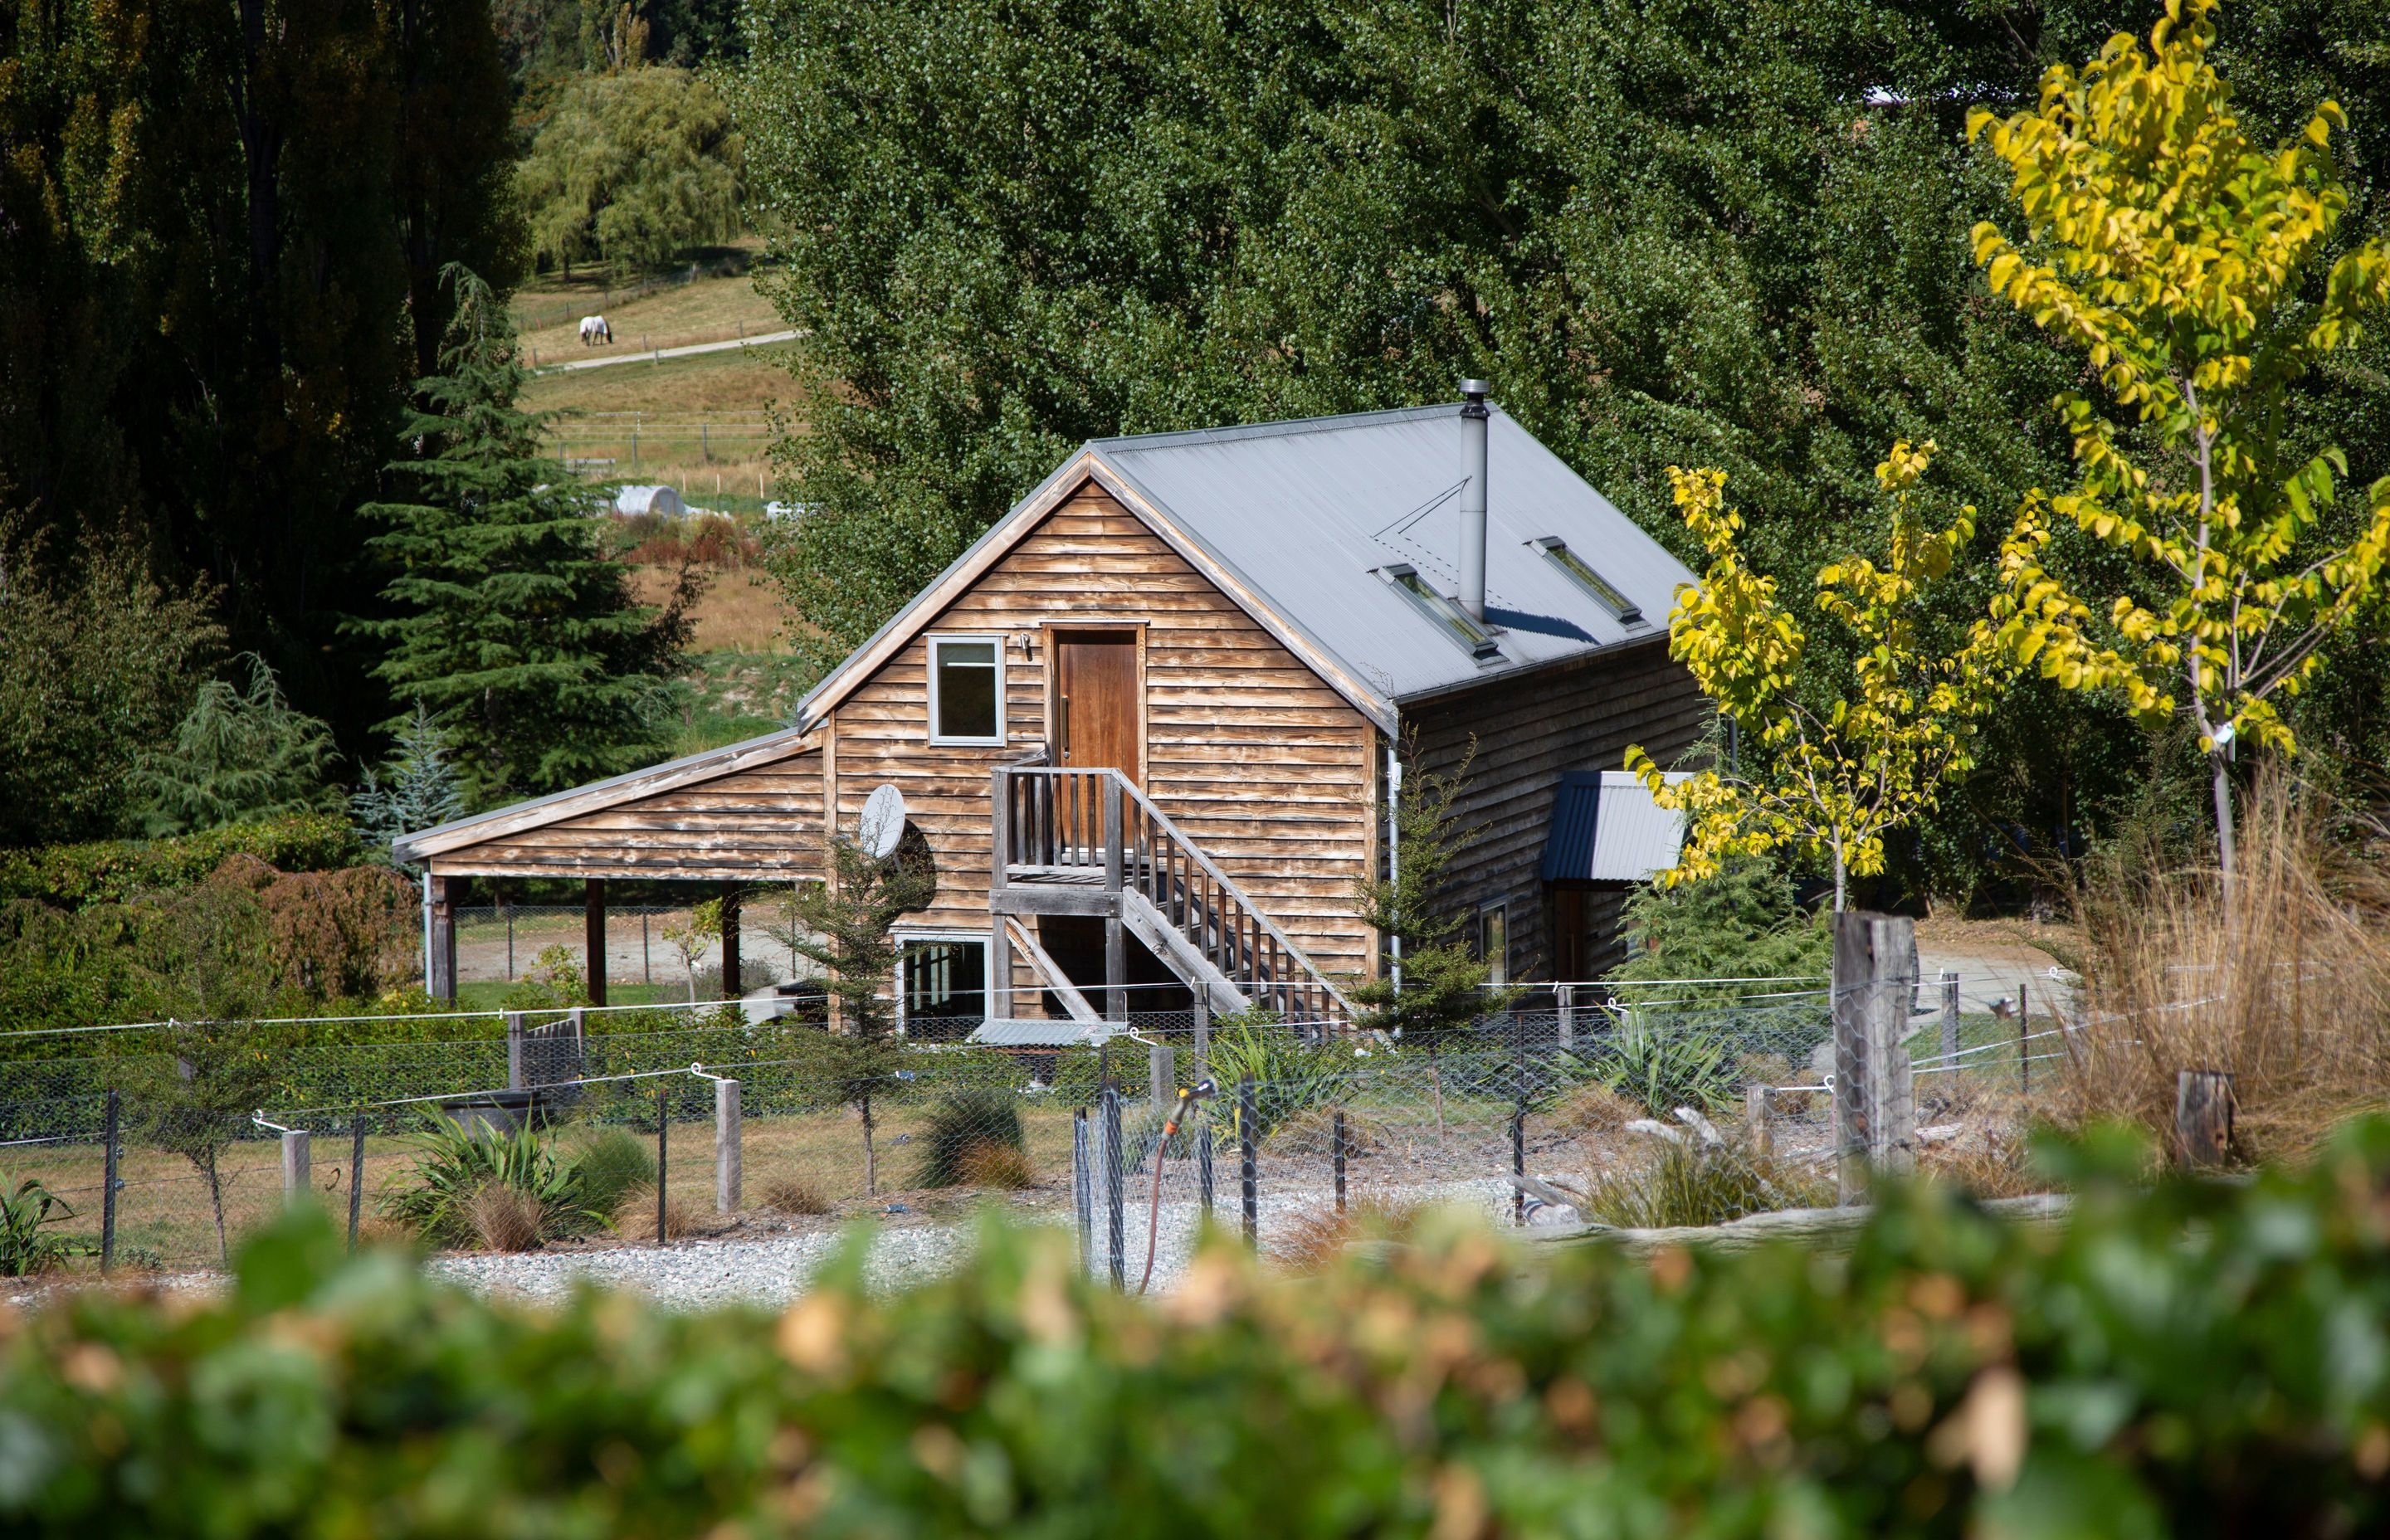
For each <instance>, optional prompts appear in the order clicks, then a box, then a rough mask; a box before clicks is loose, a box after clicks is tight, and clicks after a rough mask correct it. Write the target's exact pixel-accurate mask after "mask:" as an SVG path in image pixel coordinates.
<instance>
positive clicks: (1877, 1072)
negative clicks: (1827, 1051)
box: [1833, 911, 1916, 1203]
mask: <svg viewBox="0 0 2390 1540" xmlns="http://www.w3.org/2000/svg"><path fill="white" fill-rule="evenodd" d="M1915 935H1916V925H1915V922H1914V921H1912V920H1909V919H1908V918H1903V917H1901V916H1898V915H1873V914H1866V913H1862V912H1858V911H1851V912H1847V913H1844V914H1840V915H1837V916H1835V917H1834V971H1833V1007H1834V1148H1835V1151H1836V1155H1837V1157H1838V1166H1839V1171H1838V1180H1837V1183H1836V1186H1837V1189H1838V1195H1839V1198H1840V1200H1841V1201H1842V1202H1844V1203H1854V1202H1857V1200H1858V1199H1859V1197H1860V1195H1861V1194H1862V1193H1863V1192H1864V1190H1865V1187H1866V1171H1867V1167H1868V1166H1869V1165H1870V1163H1874V1164H1879V1165H1897V1164H1903V1163H1906V1161H1908V1158H1909V1155H1910V1153H1911V1149H1912V1146H1913V1145H1914V1142H1915V1139H1914V1129H1913V1127H1912V1124H1913V1123H1914V1122H1915V1115H1916V1107H1915V1099H1914V1096H1913V1093H1912V1091H1911V1089H1910V1075H1909V1066H1908V1048H1907V1046H1906V1045H1905V1044H1904V1042H1903V1038H1904V1036H1905V1035H1906V1032H1907V1028H1908V1002H1909V1000H1910V998H1911V994H1912V991H1913V990H1914V988H1915V986H1916V979H1915V977H1914V975H1912V974H1911V973H1910V972H1909V963H1908V957H1909V949H1910V947H1911V945H1912V944H1913V943H1914V937H1915Z"/></svg>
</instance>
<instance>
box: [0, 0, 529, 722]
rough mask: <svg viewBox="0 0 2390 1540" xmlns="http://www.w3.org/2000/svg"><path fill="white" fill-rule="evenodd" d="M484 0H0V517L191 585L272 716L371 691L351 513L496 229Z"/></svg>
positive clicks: (502, 243)
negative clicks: (283, 696)
mask: <svg viewBox="0 0 2390 1540" xmlns="http://www.w3.org/2000/svg"><path fill="white" fill-rule="evenodd" d="M495 48H496V41H495V32H493V31H492V29H491V27H490V22H489V14H488V9H487V6H486V3H485V0H437V3H435V0H389V3H387V4H379V5H372V6H364V5H353V4H345V3H342V0H233V3H231V4H218V3H204V4H203V3H201V0H154V3H150V4H143V5H137V6H120V5H112V4H105V3H102V0H57V3H55V4H42V5H10V6H5V7H0V210H5V211H6V214H5V216H0V339H5V351H6V356H7V366H6V368H5V369H0V509H13V510H15V512H16V513H17V514H18V515H19V516H20V517H21V518H23V519H24V520H27V521H28V523H29V525H30V526H32V527H38V528H42V529H45V530H48V531H50V532H52V533H54V534H55V535H57V536H58V540H57V541H56V542H54V544H53V545H52V546H51V552H52V558H53V559H56V560H59V561H64V560H65V559H66V557H67V555H68V553H69V551H70V550H71V545H72V543H73V542H75V541H78V540H80V539H82V538H84V536H85V535H86V534H89V533H99V532H109V531H118V530H122V531H125V532H127V533H131V534H133V535H134V536H135V538H136V540H137V541H138V543H139V545H141V546H142V547H143V549H144V552H145V554H146V555H148V557H149V558H150V559H151V561H152V562H153V565H154V566H155V568H156V571H157V572H158V576H159V578H160V580H161V582H163V583H165V584H167V585H168V586H169V587H173V588H176V589H180V588H183V587H186V586H188V585H189V583H190V580H191V579H192V578H193V577H195V576H204V577H205V578H206V579H208V580H209V583H210V586H211V589H212V593H213V594H214V595H215V597H217V599H218V602H219V603H220V605H221V611H220V619H221V620H222V621H223V622H225V624H226V625H227V626H228V627H229V629H230V633H231V636H230V640H231V643H232V645H233V646H234V647H236V648H239V649H241V650H244V651H253V652H256V653H258V654H260V655H261V656H263V657H264V658H265V659H266V660H267V661H268V662H269V663H270V664H271V665H272V666H273V667H274V669H275V671H276V674H278V675H279V676H280V677H281V678H282V679H283V681H284V683H285V685H286V687H288V688H289V691H290V693H291V696H292V699H294V701H296V702H297V703H298V705H299V706H300V708H301V709H302V710H304V711H308V712H312V713H314V714H317V715H323V716H327V717H328V718H330V719H332V720H334V722H335V723H336V725H339V726H340V727H341V729H342V730H343V731H344V732H348V733H352V734H356V733H361V732H362V731H363V729H364V728H365V726H366V724H367V723H369V722H370V721H372V720H373V719H374V718H375V717H376V716H378V715H379V714H381V713H380V708H379V702H378V701H377V699H376V695H375V692H374V691H373V690H372V689H371V688H370V687H369V685H367V683H366V665H367V663H368V662H369V661H370V660H369V657H368V656H367V655H366V653H365V651H364V650H363V649H361V648H356V647H353V646H350V645H347V643H346V641H345V640H344V638H343V636H342V635H341V631H340V628H339V622H340V621H341V617H342V616H344V615H346V614H350V613H353V612H355V611H356V610H359V609H362V608H365V607H366V606H368V605H369V604H370V603H371V599H372V593H373V584H372V574H371V573H370V571H368V570H367V569H366V567H365V565H364V564H363V563H361V562H360V560H359V559H358V556H359V546H360V543H361V533H362V532H361V531H360V528H359V525H358V523H357V519H356V510H357V507H358V505H359V504H360V503H361V502H363V501H364V500H365V499H366V497H368V496H370V495H372V494H373V493H374V489H375V483H376V481H377V479H378V478H379V474H380V469H381V465H382V462H383V461H384V460H385V459H386V458H387V457H388V446H389V443H390V439H391V435H392V434H393V433H394V432H396V431H397V430H398V428H399V426H400V423H401V421H402V417H403V414H404V411H405V406H406V398H407V391H408V388H409V385H410V383H411V382H412V381H413V380H414V379H415V378H416V377H418V375H420V374H422V373H424V372H426V369H427V367H428V360H429V358H430V351H431V349H432V348H433V347H434V346H436V343H437V340H438V339H439V337H440V335H441V333H442V331H443V328H444V326H445V323H446V318H447V317H446V312H445V309H444V297H443V295H442V293H441V292H440V291H439V289H438V288H437V285H436V277H437V274H438V272H439V269H440V268H441V266H442V265H443V264H444V263H448V262H451V261H457V260H463V261H468V262H470V263H474V264H475V265H476V266H477V267H478V268H479V269H480V270H481V271H482V272H484V273H487V274H489V275H491V276H493V277H494V278H495V279H497V280H499V281H500V282H502V283H503V282H505V281H508V278H509V276H510V275H511V273H512V271H513V268H514V266H515V264H516V261H517V259H516V256H515V254H514V253H515V250H516V249H517V246H518V245H519V241H518V239H517V237H515V235H514V233H513V232H514V230H515V228H516V226H515V222H514V220H513V218H512V211H511V205H510V203H509V202H508V196H509V193H510V188H509V186H508V180H507V176H506V172H507V170H508V167H509V165H510V163H511V160H512V155H513V147H512V146H511V145H510V143H509V142H508V135H507V104H506V100H505V82H504V76H503V73H502V72H500V71H496V70H495V59H496V53H495Z"/></svg>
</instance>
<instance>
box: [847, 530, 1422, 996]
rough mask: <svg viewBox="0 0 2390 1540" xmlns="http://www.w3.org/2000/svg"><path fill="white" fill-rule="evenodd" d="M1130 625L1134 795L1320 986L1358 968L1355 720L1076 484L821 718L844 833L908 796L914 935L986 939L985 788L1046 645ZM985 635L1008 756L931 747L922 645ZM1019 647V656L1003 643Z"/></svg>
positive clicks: (1021, 721) (1312, 678) (1365, 836)
mask: <svg viewBox="0 0 2390 1540" xmlns="http://www.w3.org/2000/svg"><path fill="white" fill-rule="evenodd" d="M1074 621H1075V622H1082V623H1104V622H1141V623H1142V625H1143V627H1144V631H1145V640H1144V648H1143V651H1144V669H1145V677H1144V702H1145V713H1146V725H1145V735H1146V743H1145V764H1146V773H1145V790H1146V794H1147V795H1148V796H1149V797H1150V798H1151V799H1152V801H1153V802H1154V803H1155V805H1156V806H1158V807H1160V808H1161V809H1162V811H1163V813H1164V814H1166V815H1168V816H1169V817H1170V818H1171V819H1172V821H1173V822H1175V823H1176V824H1177V825H1178V827H1179V828H1182V829H1183V830H1185V831H1186V833H1187V835H1188V836H1189V838H1190V839H1192V840H1194V841H1196V842H1197V843H1198V844H1200V845H1201V847H1202V848H1203V850H1204V851H1205V853H1208V854H1209V855H1210V856H1211V857H1212V859H1213V860H1214V861H1215V862H1217V863H1218V864H1219V866H1220V867H1221V869H1222V870H1223V871H1225V872H1227V874H1228V876H1229V877H1230V878H1232V879H1235V881H1236V882H1237V883H1238V884H1239V885H1240V886H1241V887H1242V888H1243V889H1244V890H1245V891H1246V892H1247V893H1248V894H1249V895H1250V896H1251V897H1252V898H1253V901H1254V902H1255V903H1256V904H1257V905H1260V907H1261V908H1262V909H1263V911H1264V912H1266V914H1268V915H1269V917H1270V918H1272V919H1274V920H1275V921H1277V922H1278V924H1279V926H1280V927H1281V928H1282V929H1284V930H1285V931H1286V932H1287V934H1288V935H1289V936H1290V937H1291V938H1292V939H1293V941H1294V943H1295V944H1297V945H1298V946H1301V947H1302V948H1303V949H1304V951H1305V952H1307V953H1309V954H1310V956H1311V958H1312V960H1313V962H1314V963H1316V964H1317V965H1318V967H1319V968H1320V969H1322V970H1323V971H1325V972H1328V973H1330V974H1331V975H1333V974H1340V973H1350V972H1356V971H1361V970H1365V969H1368V967H1369V966H1370V961H1371V955H1372V951H1373V946H1372V938H1371V936H1370V934H1369V932H1368V930H1367V929H1366V928H1365V927H1363V926H1362V925H1361V924H1360V922H1359V921H1358V920H1356V918H1354V917H1353V913H1352V909H1353V896H1352V895H1353V883H1354V880H1355V879H1356V878H1357V877H1359V876H1360V875H1361V874H1362V872H1363V871H1364V870H1365V869H1366V868H1367V866H1368V862H1369V860H1370V859H1371V853H1372V848H1373V847H1372V845H1371V840H1370V832H1371V822H1372V818H1371V813H1370V805H1369V796H1370V787H1371V777H1370V767H1371V753H1372V744H1373V742H1374V741H1375V732H1374V729H1373V728H1372V727H1371V726H1370V725H1369V723H1368V719H1366V718H1365V717H1363V716H1362V715H1361V713H1360V712H1357V711H1356V710H1355V709H1354V708H1353V707H1352V706H1351V705H1350V704H1348V703H1347V702H1346V701H1345V700H1344V699H1343V697H1342V696H1340V695H1338V694H1337V693H1336V692H1335V691H1333V690H1331V689H1330V688H1329V687H1327V686H1326V685H1325V684H1323V683H1322V682H1321V681H1320V679H1319V677H1318V675H1317V674H1315V673H1313V672H1312V670H1311V669H1310V668H1309V667H1307V666H1306V665H1305V664H1304V662H1303V661H1301V660H1299V659H1297V658H1296V657H1295V656H1294V654H1292V653H1291V652H1290V651H1288V650H1287V649H1286V648H1284V647H1282V646H1280V645H1279V642H1278V641H1277V640H1276V639H1274V638H1273V637H1272V636H1270V635H1269V634H1268V633H1267V632H1266V631H1264V630H1263V629H1262V627H1261V626H1260V625H1259V624H1257V623H1256V622H1254V621H1253V619H1252V618H1251V617H1250V616H1248V615H1247V614H1246V613H1245V612H1244V611H1243V610H1240V609H1239V608H1238V606H1237V605H1236V604H1235V602H1234V601H1232V600H1231V599H1229V598H1228V597H1227V596H1226V595H1224V594H1222V593H1221V592H1220V591H1219V590H1218V589H1217V588H1216V587H1214V585H1213V584H1211V583H1210V582H1209V581H1208V580H1207V579H1205V578H1204V577H1203V576H1202V575H1201V573H1199V572H1197V571H1195V570H1194V569H1193V568H1191V567H1189V565H1188V564H1187V562H1186V561H1185V560H1184V559H1183V558H1180V557H1179V556H1178V554H1177V553H1176V552H1175V551H1173V550H1172V549H1171V548H1170V547H1169V546H1168V545H1165V544H1164V543H1163V541H1162V540H1161V539H1160V538H1158V537H1157V536H1156V535H1154V534H1153V533H1152V532H1151V531H1150V530H1149V529H1147V528H1146V526H1145V525H1144V524H1143V523H1142V522H1141V521H1140V520H1137V517H1136V516H1135V515H1133V514H1131V513H1129V512H1128V511H1127V510H1126V509H1124V508H1123V507H1121V506H1120V505H1119V504H1118V503H1116V502H1114V501H1113V500H1112V498H1111V495H1110V494H1107V493H1106V492H1104V491H1103V490H1102V489H1101V488H1099V487H1098V486H1096V485H1094V484H1093V483H1088V484H1086V485H1085V486H1083V487H1081V488H1080V490H1079V491H1078V492H1077V493H1075V494H1073V495H1072V496H1070V497H1069V498H1067V499H1065V500H1064V501H1063V502H1061V503H1060V505H1059V506H1057V507H1055V509H1054V511H1053V512H1051V513H1049V514H1048V515H1047V517H1046V518H1045V519H1044V520H1041V521H1040V522H1039V523H1038V524H1037V526H1036V527H1035V528H1034V530H1032V531H1031V532H1030V533H1028V534H1027V535H1025V536H1024V537H1023V538H1022V540H1021V541H1020V543H1019V544H1018V545H1015V546H1014V548H1013V549H1012V550H1011V551H1009V552H1008V553H1007V554H1006V555H1005V556H1003V557H1002V558H999V559H998V560H997V561H996V563H995V565H994V566H992V567H991V568H990V569H989V570H988V571H986V572H985V573H983V575H982V576H981V577H980V579H979V580H978V581H977V582H976V583H974V584H972V585H971V587H970V590H969V591H968V592H966V593H965V594H964V595H962V596H961V597H959V598H957V599H956V600H955V602H954V603H952V604H951V605H949V606H947V607H946V609H945V610H943V611H941V612H940V613H939V614H938V615H937V616H936V617H935V618H934V619H932V621H930V622H928V623H927V624H925V625H924V626H922V627H921V629H920V631H919V634H918V635H915V636H914V637H913V638H912V639H911V640H909V641H908V642H907V643H906V645H905V647H904V648H903V649H902V650H900V651H899V652H897V653H896V654H895V655H894V656H893V657H892V658H891V659H890V660H889V661H887V662H886V663H885V664H883V665H882V666H881V667H880V669H879V670H878V671H877V672H875V673H874V674H872V675H871V676H870V677H869V678H868V679H867V680H865V681H864V682H863V683H861V684H860V685H858V686H857V687H855V689H854V692H853V693H852V694H850V695H848V696H847V697H846V698H845V699H843V700H842V701H841V702H840V703H839V704H838V706H837V707H836V708H835V709H834V710H833V711H832V712H831V718H830V723H829V731H830V734H831V736H832V738H833V741H834V743H835V751H834V752H835V771H834V775H835V778H836V786H837V797H838V816H839V822H840V825H841V827H842V828H853V827H854V821H855V819H856V818H857V817H858V816H859V815H861V813H862V811H863V803H864V800H865V799H866V798H867V797H868V796H869V795H870V793H871V789H872V788H874V787H876V786H879V785H880V784H881V783H882V782H885V783H887V784H889V785H893V786H894V787H896V788H897V789H899V790H901V791H902V792H903V793H904V795H905V803H906V808H907V810H908V811H909V812H910V814H911V820H912V822H913V824H914V825H915V826H916V827H917V828H919V829H920V831H921V833H922V834H923V836H924V837H925V838H926V839H927V840H928V841H929V845H930V849H931V851H932V854H933V855H934V856H935V859H936V864H937V874H938V892H937V898H936V901H935V903H934V904H933V905H932V907H931V908H930V909H929V910H928V911H927V912H925V913H921V914H917V915H911V916H907V917H906V921H905V923H906V927H907V928H908V929H918V930H937V929H951V930H968V931H984V930H987V928H988V923H989V922H988V879H989V860H990V841H989V834H990V827H989V819H990V811H989V805H988V789H989V780H988V777H989V772H990V771H992V770H993V769H995V767H996V766H997V765H999V764H1006V763H1009V762H1013V761H1018V760H1019V759H1021V758H1022V755H1023V754H1025V753H1027V752H1028V751H1032V750H1034V749H1036V748H1038V747H1039V746H1041V745H1042V744H1043V743H1044V742H1045V741H1046V720H1047V653H1048V645H1047V635H1046V630H1047V628H1048V627H1053V626H1058V625H1060V626H1068V625H1070V624H1071V623H1073V622H1074ZM946 633H977V634H995V635H1001V636H1004V637H1005V638H1006V642H1005V645H1004V647H1003V649H1002V651H1003V657H1004V688H1005V728H1006V737H1007V738H1008V740H1009V741H1008V742H1007V744H1006V745H1005V746H1004V747H1002V748H996V747H993V746H987V747H963V746H954V745H943V744H932V742H931V741H930V718H929V695H928V688H929V683H928V682H929V673H928V671H929V640H928V639H929V638H930V637H931V636H932V635H940V634H946ZM1023 634H1025V635H1027V636H1028V638H1029V650H1028V651H1027V652H1026V653H1024V652H1023V650H1022V648H1021V647H1020V646H1019V645H1018V644H1017V642H1016V640H1015V638H1017V637H1019V636H1021V635H1023Z"/></svg>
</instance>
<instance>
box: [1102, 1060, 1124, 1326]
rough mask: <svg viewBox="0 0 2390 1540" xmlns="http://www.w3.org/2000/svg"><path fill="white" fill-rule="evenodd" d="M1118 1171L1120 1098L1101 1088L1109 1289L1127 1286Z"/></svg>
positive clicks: (1115, 1091)
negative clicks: (1109, 1265)
mask: <svg viewBox="0 0 2390 1540" xmlns="http://www.w3.org/2000/svg"><path fill="white" fill-rule="evenodd" d="M1122 1177H1123V1173H1122V1171H1121V1095H1120V1087H1119V1086H1117V1085H1107V1086H1105V1087H1104V1239H1105V1241H1106V1242H1107V1243H1108V1244H1109V1246H1110V1248H1111V1251H1110V1256H1111V1275H1112V1287H1113V1288H1114V1289H1124V1288H1126V1287H1127V1285H1128V1235H1127V1233H1126V1226H1125V1224H1124V1218H1123V1213H1124V1206H1123V1203H1122V1197H1123V1194H1122V1191H1121V1185H1122Z"/></svg>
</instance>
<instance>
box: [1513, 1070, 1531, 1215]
mask: <svg viewBox="0 0 2390 1540" xmlns="http://www.w3.org/2000/svg"><path fill="white" fill-rule="evenodd" d="M1510 1174H1511V1176H1512V1177H1514V1178H1520V1179H1523V1178H1524V1177H1525V1176H1526V1174H1527V1097H1526V1093H1525V1092H1524V1091H1522V1092H1521V1093H1520V1095H1519V1105H1518V1106H1517V1107H1516V1108H1514V1109H1512V1110H1511V1112H1510ZM1526 1222H1527V1189H1526V1188H1525V1187H1521V1186H1520V1185H1519V1182H1518V1181H1517V1180H1514V1181H1512V1182H1511V1184H1510V1223H1511V1224H1513V1225H1524V1224H1525V1223H1526Z"/></svg>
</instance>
